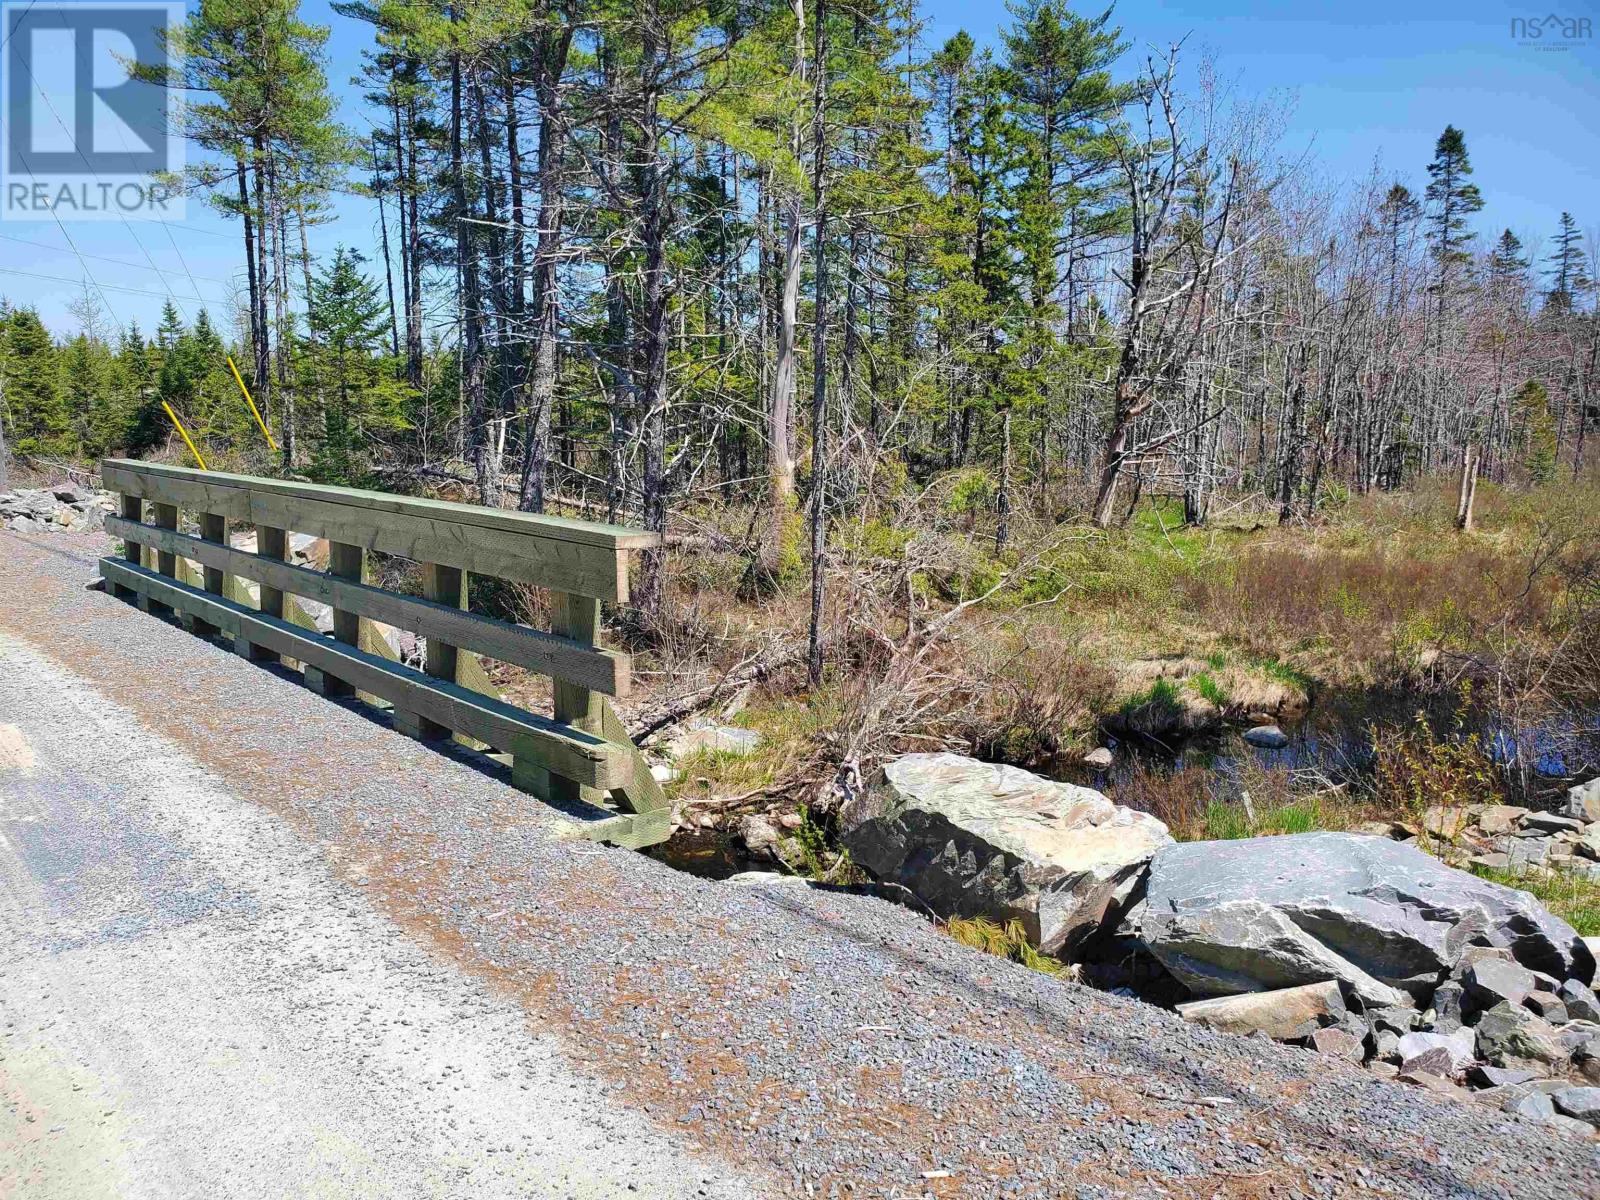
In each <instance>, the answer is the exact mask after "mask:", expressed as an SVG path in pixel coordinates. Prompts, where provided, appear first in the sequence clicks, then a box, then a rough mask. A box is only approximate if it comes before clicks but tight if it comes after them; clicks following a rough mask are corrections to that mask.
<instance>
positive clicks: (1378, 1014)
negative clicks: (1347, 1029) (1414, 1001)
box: [1367, 1008, 1417, 1035]
mask: <svg viewBox="0 0 1600 1200" xmlns="http://www.w3.org/2000/svg"><path fill="white" fill-rule="evenodd" d="M1367 1019H1368V1020H1369V1021H1371V1022H1372V1027H1373V1028H1374V1029H1387V1030H1390V1031H1392V1032H1393V1033H1395V1034H1397V1035H1403V1034H1407V1033H1410V1032H1411V1031H1412V1030H1413V1029H1415V1028H1416V1027H1417V1011H1416V1009H1413V1008H1373V1009H1368V1010H1367Z"/></svg>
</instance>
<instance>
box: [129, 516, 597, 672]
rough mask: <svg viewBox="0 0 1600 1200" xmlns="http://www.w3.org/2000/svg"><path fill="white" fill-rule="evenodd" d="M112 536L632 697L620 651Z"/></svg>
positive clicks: (343, 583) (225, 554)
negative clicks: (603, 648)
mask: <svg viewBox="0 0 1600 1200" xmlns="http://www.w3.org/2000/svg"><path fill="white" fill-rule="evenodd" d="M106 532H107V533H109V534H112V535H113V536H115V537H120V538H122V539H123V540H124V541H129V542H139V543H141V544H144V545H148V546H154V547H156V549H158V550H166V551H170V552H172V553H175V554H178V555H181V556H182V557H184V558H192V559H194V560H195V561H196V562H199V563H201V564H203V565H205V566H207V567H213V568H216V569H218V570H220V571H223V572H225V573H226V574H229V575H237V576H240V577H241V578H244V579H249V580H252V581H253V582H255V583H264V584H266V585H267V586H268V587H274V588H277V589H278V590H279V591H281V592H292V593H294V594H295V595H297V596H304V597H306V598H308V599H311V600H319V601H321V602H322V603H323V604H326V605H328V606H329V607H330V608H338V609H343V610H345V611H347V612H353V613H355V614H357V615H358V616H363V617H370V618H371V619H372V620H374V621H382V622H383V623H384V624H385V625H393V626H395V627H396V628H399V629H409V630H411V631H412V632H414V633H417V634H420V635H421V636H423V637H426V638H438V639H440V640H441V641H445V642H449V643H450V644H451V645H454V646H458V647H460V648H462V649H464V650H471V651H473V652H474V653H477V654H484V655H487V656H488V657H490V658H496V659H499V660H500V661H501V662H508V663H514V664H516V665H517V666H519V667H526V668H527V669H528V670H530V671H537V672H539V673H540V674H542V675H550V676H553V677H554V678H556V679H564V680H566V681H568V682H569V683H575V684H578V685H579V686H581V687H585V688H589V689H591V690H593V691H596V692H602V693H604V694H605V695H607V696H625V695H627V693H628V679H629V670H628V656H627V655H626V654H619V653H618V652H617V651H615V650H602V649H600V648H598V647H593V646H586V645H583V644H582V643H580V642H575V641H573V640H571V639H570V638H564V637H559V636H557V635H556V634H553V633H544V632H542V631H541V630H537V629H529V628H528V627H527V626H525V625H512V624H509V623H508V622H505V621H497V620H495V619H494V618H492V617H484V616H480V615H478V614H477V613H470V612H467V611H466V610H465V609H461V608H451V607H450V606H449V605H447V604H436V603H434V602H433V601H432V600H422V599H419V598H417V597H415V596H402V595H399V594H398V593H395V592H388V591H385V590H384V589H383V588H380V587H373V586H372V585H371V584H366V583H357V582H355V581H354V580H350V579H341V578H339V577H338V576H337V575H329V574H327V573H326V572H323V571H313V570H311V569H310V568H309V567H298V566H295V565H294V564H292V563H287V562H282V561H280V560H277V559H271V558H264V557H262V556H260V555H256V554H250V553H248V552H246V551H243V550H235V549H234V548H233V547H232V546H226V545H218V544H216V543H214V542H208V541H205V540H204V539H202V538H197V537H191V536H190V535H189V534H186V533H177V532H174V531H172V530H167V529H160V528H158V527H156V526H154V525H146V524H143V523H141V522H137V521H127V520H124V519H123V518H121V517H107V518H106Z"/></svg>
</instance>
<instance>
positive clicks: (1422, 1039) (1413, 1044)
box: [1398, 1029, 1477, 1075]
mask: <svg viewBox="0 0 1600 1200" xmlns="http://www.w3.org/2000/svg"><path fill="white" fill-rule="evenodd" d="M1476 1045H1477V1041H1476V1038H1475V1037H1474V1035H1473V1032H1472V1030H1470V1029H1458V1030H1457V1031H1456V1032H1455V1033H1452V1034H1442V1033H1408V1034H1406V1035H1405V1036H1404V1037H1403V1038H1401V1039H1400V1045H1399V1047H1398V1049H1399V1052H1400V1061H1401V1063H1402V1067H1401V1069H1402V1070H1410V1069H1411V1060H1412V1059H1413V1058H1416V1057H1418V1056H1419V1055H1422V1054H1426V1053H1428V1052H1430V1051H1433V1050H1443V1051H1444V1052H1445V1054H1446V1055H1447V1056H1448V1058H1447V1062H1448V1065H1449V1069H1448V1070H1446V1071H1443V1072H1441V1074H1444V1075H1454V1074H1457V1073H1458V1072H1460V1071H1464V1070H1465V1069H1466V1068H1467V1066H1468V1064H1470V1063H1471V1062H1472V1060H1473V1057H1474V1054H1473V1051H1474V1048H1475V1047H1476Z"/></svg>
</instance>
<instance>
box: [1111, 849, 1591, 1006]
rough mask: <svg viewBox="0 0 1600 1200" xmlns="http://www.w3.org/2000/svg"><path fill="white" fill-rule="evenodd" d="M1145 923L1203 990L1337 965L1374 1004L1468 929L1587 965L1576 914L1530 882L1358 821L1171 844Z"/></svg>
mask: <svg viewBox="0 0 1600 1200" xmlns="http://www.w3.org/2000/svg"><path fill="white" fill-rule="evenodd" d="M1139 932H1140V935H1141V936H1142V937H1143V939H1144V941H1145V942H1146V943H1147V944H1148V945H1149V947H1150V949H1151V951H1152V952H1153V953H1154V954H1155V955H1156V957H1157V958H1159V959H1160V960H1161V962H1162V963H1163V964H1164V965H1165V966H1166V968H1167V969H1168V970H1169V971H1171V972H1172V973H1173V974H1174V975H1175V976H1177V978H1178V979H1179V980H1180V981H1181V982H1183V983H1184V984H1185V985H1187V986H1188V987H1189V989H1190V990H1191V991H1192V992H1194V993H1195V994H1196V995H1199V996H1216V995H1227V994H1230V993H1235V992H1254V991H1266V990H1270V989H1273V988H1283V987H1293V986H1295V985H1297V984H1303V983H1313V982H1317V981H1319V980H1323V979H1329V978H1333V979H1338V980H1340V981H1341V982H1343V983H1344V984H1345V986H1346V987H1347V988H1349V989H1350V990H1351V991H1352V992H1354V993H1355V994H1356V995H1358V996H1360V997H1361V998H1362V999H1363V1000H1364V1001H1366V1002H1367V1003H1368V1004H1375V1005H1380V1006H1382V1005H1393V1004H1397V1003H1398V1004H1410V1003H1415V1002H1419V1001H1426V999H1427V997H1428V995H1429V994H1430V993H1431V992H1432V990H1433V988H1434V985H1435V984H1437V983H1438V982H1439V980H1440V978H1441V976H1443V975H1444V974H1445V973H1447V972H1448V971H1449V970H1450V969H1451V968H1452V967H1453V966H1454V965H1455V964H1456V962H1457V960H1459V959H1460V958H1461V956H1462V955H1463V953H1464V952H1465V951H1466V950H1467V948H1468V947H1469V946H1470V945H1473V944H1475V943H1476V944H1481V945H1490V946H1502V947H1504V948H1506V949H1507V950H1509V951H1510V953H1511V954H1512V956H1513V957H1515V958H1516V959H1517V960H1518V961H1519V962H1521V963H1522V964H1524V965H1525V966H1527V967H1530V968H1532V969H1534V970H1538V971H1545V972H1547V973H1548V974H1550V975H1553V976H1556V977H1557V978H1561V979H1566V978H1570V977H1577V978H1581V979H1585V980H1587V979H1589V978H1591V977H1592V976H1593V973H1594V959H1593V957H1592V956H1591V955H1590V953H1589V951H1588V949H1587V948H1586V947H1585V946H1584V945H1583V943H1582V942H1581V941H1580V940H1579V938H1578V936H1577V934H1576V933H1574V932H1573V930H1572V927H1571V926H1569V925H1568V924H1567V923H1566V922H1565V921H1562V920H1560V919H1559V918H1557V917H1555V916H1553V915H1551V914H1550V913H1549V912H1548V911H1546V910H1545V909H1544V908H1543V907H1542V906H1541V905H1540V904H1539V903H1538V901H1536V900H1535V899H1534V898H1533V897H1532V896H1530V895H1528V894H1527V893H1526V892H1519V891H1516V890H1514V889H1512V888H1507V887H1502V886H1500V885H1499V884H1495V883H1490V882H1489V881H1487V880H1484V879H1480V878H1478V877H1477V876H1476V875H1469V874H1467V873H1466V872H1464V871H1457V870H1454V869H1453V868H1451V867H1447V866H1445V865H1444V864H1443V863H1441V862H1439V861H1438V860H1437V859H1435V858H1431V857H1429V856H1428V855H1427V854H1424V853H1423V852H1422V851H1420V850H1418V849H1416V848H1415V847H1412V846H1408V845H1404V844H1402V843H1399V842H1393V841H1390V840H1389V839H1388V838H1379V837H1362V836H1358V835H1355V834H1343V833H1303V834H1295V835H1292V836H1286V837H1263V838H1250V839H1247V840H1242V841H1224V842H1188V843H1185V844H1183V845H1172V846H1168V847H1165V848H1164V849H1162V850H1161V851H1160V852H1159V853H1157V854H1156V856H1155V859H1154V861H1153V862H1152V864H1151V868H1150V875H1149V882H1148V888H1147V892H1146V896H1145V902H1144V905H1143V908H1142V910H1141V914H1140V930H1139Z"/></svg>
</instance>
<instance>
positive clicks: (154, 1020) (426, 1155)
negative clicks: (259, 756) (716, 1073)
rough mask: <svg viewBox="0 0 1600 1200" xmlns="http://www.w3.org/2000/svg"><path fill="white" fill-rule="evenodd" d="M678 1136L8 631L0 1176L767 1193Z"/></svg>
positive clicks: (85, 1184) (517, 1192)
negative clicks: (582, 1071)
mask: <svg viewBox="0 0 1600 1200" xmlns="http://www.w3.org/2000/svg"><path fill="white" fill-rule="evenodd" d="M175 732H180V733H181V730H177V731H175ZM681 1140H682V1139H674V1138H672V1137H671V1136H668V1135H666V1134H663V1133H662V1132H660V1131H658V1130H655V1129H653V1128H651V1127H650V1125H649V1123H648V1121H647V1119H645V1118H644V1117H643V1115H642V1114H640V1113H638V1112H637V1111H635V1110H633V1109H632V1108H630V1107H629V1106H627V1105H625V1104H622V1103H619V1102H618V1101H617V1100H615V1099H613V1097H612V1096H611V1095H610V1094H609V1092H608V1089H607V1088H606V1087H605V1086H604V1084H602V1083H600V1082H599V1081H597V1080H595V1079H594V1078H593V1077H591V1076H584V1075H578V1074H575V1073H573V1072H572V1071H571V1070H570V1069H568V1068H567V1067H566V1066H565V1065H564V1064H563V1062H562V1057H561V1053H560V1047H559V1043H558V1042H557V1041H556V1040H555V1039H553V1038H551V1037H550V1036H548V1035H541V1034H538V1033H535V1032H534V1031H533V1030H531V1029H530V1027H529V1025H528V1022H527V1019H526V1016H525V1013H524V1011H523V1010H522V1009H521V1008H520V1007H519V1006H517V1005H516V1004H515V1003H513V1002H511V1001H509V1000H508V999H507V998H506V997H504V996H503V995H496V994H494V993H493V992H491V990H490V989H489V988H487V987H486V986H485V985H484V984H483V982H482V981H481V980H478V979H475V978H472V977H470V976H467V975H465V974H464V973H462V972H461V971H460V970H459V969H458V968H456V967H455V966H454V965H453V964H452V963H449V962H446V961H441V960H440V959H438V958H436V957H435V956H433V955H432V954H430V953H429V952H428V950H427V948H425V947H423V946H420V945H418V944H417V943H415V942H414V941H413V940H412V939H410V938H409V937H407V936H406V935H405V934H404V933H403V932H402V931H401V930H400V929H398V928H397V927H396V926H395V925H394V924H393V923H392V922H390V921H389V920H387V919H386V918H384V917H383V916H382V915H381V914H379V913H377V912H376V911H374V909H373V907H372V905H371V904H370V903H369V902H368V901H367V899H366V898H365V897H364V896H363V895H362V894H361V893H360V892H359V890H358V889H356V888H354V887H352V886H350V885H349V884H347V883H343V882H340V881H339V880H337V879H335V878H333V877H332V876H331V875H330V872H329V869H328V864H327V862H326V860H325V859H324V858H323V856H322V855H321V854H320V853H319V852H318V851H317V850H315V849H313V848H308V847H307V846H306V845H305V844H304V843H303V842H301V840H300V839H299V838H298V837H297V836H295V834H294V833H293V831H291V830H290V829H289V828H288V827H287V826H286V825H285V824H284V822H283V821H282V820H281V819H280V818H278V817H276V816H275V815H273V814H272V813H270V812H269V811H267V810H265V809H263V808H261V807H260V806H258V805H255V804H252V803H249V802H247V801H242V800H239V799H237V798H235V797H233V796H231V795H229V794H228V792H227V791H226V790H225V789H224V788H223V786H222V784H221V781H220V780H218V779H217V778H216V777H215V776H212V775H211V774H210V773H209V772H207V771H205V770H204V769H202V768H201V767H200V766H198V765H197V764H196V763H195V762H194V761H193V760H192V759H190V758H189V757H188V756H187V755H185V754H184V753H183V752H182V750H181V748H180V747H179V746H177V745H176V744H174V743H173V742H170V741H168V740H167V739H166V738H164V737H161V736H159V735H158V734H156V733H155V732H153V731H152V730H151V729H150V728H149V727H148V726H146V725H145V724H143V723H142V722H140V721H139V720H138V719H137V718H135V717H134V716H133V715H132V714H131V713H129V712H128V711H127V710H125V709H123V708H122V707H121V706H120V705H115V704H111V703H109V702H107V701H105V700H104V699H102V698H101V697H100V696H99V695H98V694H97V693H95V692H94V691H92V690H90V689H89V688H88V687H86V686H84V685H82V684H80V683H78V682H77V681H76V680H75V679H74V678H73V677H72V676H71V675H70V674H68V673H67V672H66V671H64V670H62V669H61V668H60V667H58V666H56V665H55V664H54V663H52V662H51V661H50V660H49V659H47V658H45V657H44V656H43V655H41V654H39V653H37V652H36V651H34V650H32V649H31V648H29V647H27V646H26V645H25V644H24V643H21V642H19V641H17V640H16V639H14V638H13V637H12V636H11V635H10V634H9V633H0V1162H4V1163H5V1164H6V1167H5V1180H4V1182H0V1195H12V1196H37V1197H98V1196H106V1197H113V1196H195V1197H201V1196H216V1195H226V1196H230V1197H247V1196H248V1197H279V1196H281V1197H286V1198H287V1197H302V1196H328V1197H340V1196H355V1195H360V1196H384V1197H389V1196H394V1197H402V1196H405V1197H410V1196H438V1197H446V1196H463V1197H465V1196H473V1197H482V1196H504V1197H512V1196H527V1195H539V1196H570V1197H575V1198H576V1197H582V1198H584V1200H601V1198H603V1197H621V1196H629V1195H638V1194H640V1193H641V1191H642V1192H644V1193H646V1194H649V1195H663V1196H672V1197H693V1196H726V1197H734V1196H748V1195H752V1194H754V1193H753V1192H752V1191H751V1190H750V1189H749V1188H748V1187H747V1186H746V1185H744V1184H742V1183H739V1182H737V1181H735V1180H733V1179H730V1177H729V1176H730V1172H729V1171H728V1169H727V1167H726V1166H725V1165H723V1164H721V1163H712V1162H710V1161H709V1160H708V1159H707V1158H706V1157H705V1156H703V1155H702V1156H696V1155H694V1154H693V1153H691V1152H689V1151H687V1150H685V1149H684V1148H683V1147H682V1146H681V1145H678V1144H675V1143H676V1142H677V1141H681Z"/></svg>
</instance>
